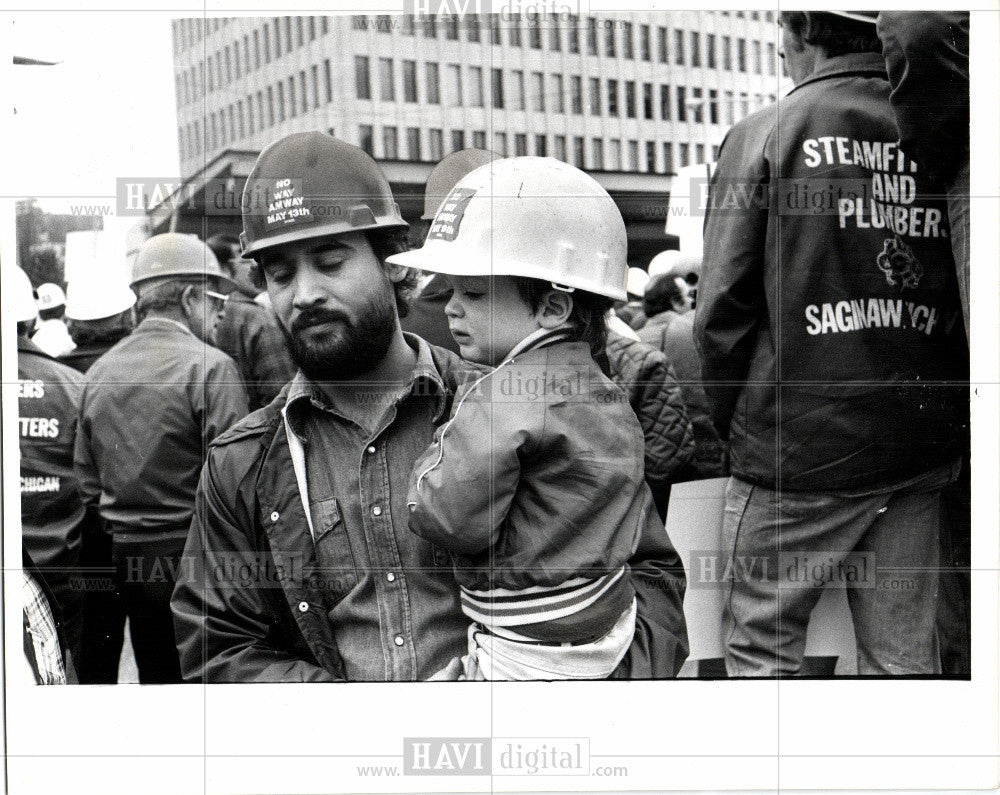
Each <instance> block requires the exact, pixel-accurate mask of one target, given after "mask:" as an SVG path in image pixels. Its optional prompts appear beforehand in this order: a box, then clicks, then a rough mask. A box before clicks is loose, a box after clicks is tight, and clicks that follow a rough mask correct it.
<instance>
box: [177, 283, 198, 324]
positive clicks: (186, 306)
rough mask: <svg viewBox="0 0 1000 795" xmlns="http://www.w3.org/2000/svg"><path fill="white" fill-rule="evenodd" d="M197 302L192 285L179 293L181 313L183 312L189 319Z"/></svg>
mask: <svg viewBox="0 0 1000 795" xmlns="http://www.w3.org/2000/svg"><path fill="white" fill-rule="evenodd" d="M197 301H198V298H197V296H196V295H195V287H194V285H193V284H189V285H188V286H187V287H185V288H184V291H183V292H182V293H181V311H182V312H184V316H185V317H191V316H192V315H193V314H194V313H195V304H196V303H197Z"/></svg>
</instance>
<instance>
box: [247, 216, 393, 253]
mask: <svg viewBox="0 0 1000 795" xmlns="http://www.w3.org/2000/svg"><path fill="white" fill-rule="evenodd" d="M408 227H409V224H408V223H406V221H404V220H403V219H402V218H400V219H399V221H392V220H390V221H388V222H385V221H381V222H380V221H378V219H376V222H375V223H373V224H361V225H359V226H352V225H351V224H349V223H346V222H344V221H341V222H339V223H335V224H327V225H326V226H319V227H316V226H299V227H297V228H295V229H291V230H289V231H288V232H285V233H284V234H281V235H274V236H271V237H265V238H262V239H260V240H257V241H255V242H254V243H253V244H252V245H251V246H249V247H248V248H246V249H243V252H242V255H243V257H245V258H248V259H253V257H254V255H255V254H259V253H260V252H261V251H267V250H269V249H272V248H277V247H279V246H287V245H288V244H289V243H298V242H299V241H300V240H314V239H316V238H320V237H334V236H335V235H346V234H348V233H350V232H367V231H369V230H372V229H385V230H392V229H399V230H402V229H406V228H408ZM245 234H246V232H245V231H244V233H243V234H242V235H240V237H241V238H242V237H243V236H244V235H245Z"/></svg>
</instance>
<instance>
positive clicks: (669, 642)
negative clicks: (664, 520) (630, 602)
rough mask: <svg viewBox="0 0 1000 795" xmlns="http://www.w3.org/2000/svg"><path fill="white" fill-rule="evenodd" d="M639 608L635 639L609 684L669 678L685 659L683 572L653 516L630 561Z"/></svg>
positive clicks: (686, 646)
mask: <svg viewBox="0 0 1000 795" xmlns="http://www.w3.org/2000/svg"><path fill="white" fill-rule="evenodd" d="M629 565H630V566H631V569H632V585H633V586H634V587H635V596H636V603H637V611H636V619H635V636H634V637H633V638H632V645H631V646H630V647H629V650H628V651H627V652H626V653H625V657H623V658H622V661H621V662H620V663H619V664H618V667H617V668H616V669H615V671H614V673H613V674H612V675H611V678H612V679H669V678H672V677H675V676H677V673H678V671H680V669H681V666H682V665H684V661H685V660H686V659H687V656H688V650H689V649H688V638H687V625H686V624H685V622H684V588H685V578H684V568H683V566H682V565H681V561H680V558H679V557H678V555H677V552H676V551H675V550H674V548H673V546H672V545H671V543H670V539H669V538H668V537H667V533H666V530H665V529H664V527H663V525H662V524H661V522H660V520H659V517H658V516H657V514H656V511H654V510H652V507H651V508H650V510H649V511H648V512H647V521H646V527H645V528H644V530H643V532H642V536H641V537H640V538H639V546H638V547H637V548H636V551H635V554H634V555H633V556H632V559H631V560H630V561H629Z"/></svg>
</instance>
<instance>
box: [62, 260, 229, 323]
mask: <svg viewBox="0 0 1000 795" xmlns="http://www.w3.org/2000/svg"><path fill="white" fill-rule="evenodd" d="M199 279H204V280H205V281H206V282H207V281H214V282H215V283H216V285H217V286H219V287H221V288H222V289H223V290H225V291H227V292H232V291H233V290H235V289H237V284H236V282H234V281H233V280H232V279H230V278H229V277H228V276H226V275H225V274H224V273H222V274H219V273H205V272H204V271H191V272H190V273H176V272H175V273H164V274H162V275H159V274H155V275H153V276H144V277H143V278H141V279H135V280H134V281H131V282H129V287H130V288H131V289H132V290H133V291H134V290H135V288H136V287H138V286H139V285H141V284H145V283H146V282H152V281H165V282H167V281H181V280H189V281H198V280H199ZM122 311H124V310H122ZM80 319H82V318H80Z"/></svg>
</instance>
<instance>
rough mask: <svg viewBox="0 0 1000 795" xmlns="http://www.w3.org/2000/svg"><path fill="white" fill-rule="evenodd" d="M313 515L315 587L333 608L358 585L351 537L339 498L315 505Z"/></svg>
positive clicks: (317, 502)
mask: <svg viewBox="0 0 1000 795" xmlns="http://www.w3.org/2000/svg"><path fill="white" fill-rule="evenodd" d="M312 515H313V527H314V528H315V530H316V539H315V546H316V568H315V570H314V572H313V578H314V579H313V585H314V587H316V588H317V589H318V590H319V591H320V593H322V594H323V596H324V598H326V599H329V600H330V602H331V604H336V603H337V602H339V601H340V600H341V599H343V598H344V597H345V596H347V595H348V594H349V593H350V592H351V591H352V590H353V589H354V588H355V587H356V586H357V584H358V578H359V572H358V568H357V565H356V563H355V560H354V554H353V553H352V551H351V541H350V536H349V534H348V532H347V525H346V523H345V522H344V517H343V514H342V513H341V510H340V502H339V501H338V500H337V498H336V497H331V498H329V499H326V500H317V501H316V502H314V503H313V504H312Z"/></svg>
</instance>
